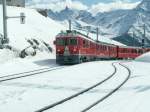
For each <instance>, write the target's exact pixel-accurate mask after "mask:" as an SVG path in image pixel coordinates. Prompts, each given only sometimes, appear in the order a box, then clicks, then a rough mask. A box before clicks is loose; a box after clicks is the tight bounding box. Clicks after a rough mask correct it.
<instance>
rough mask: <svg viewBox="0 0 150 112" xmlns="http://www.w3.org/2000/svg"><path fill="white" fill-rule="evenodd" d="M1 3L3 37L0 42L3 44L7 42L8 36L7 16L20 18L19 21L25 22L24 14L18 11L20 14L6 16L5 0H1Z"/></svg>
mask: <svg viewBox="0 0 150 112" xmlns="http://www.w3.org/2000/svg"><path fill="white" fill-rule="evenodd" d="M2 3H3V33H4V36H3V39H2V40H1V42H0V43H2V44H5V43H8V42H9V38H8V33H7V19H9V18H20V23H21V24H25V14H24V13H20V16H13V17H8V16H7V7H6V0H2Z"/></svg>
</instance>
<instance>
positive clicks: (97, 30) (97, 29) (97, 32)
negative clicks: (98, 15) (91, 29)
mask: <svg viewBox="0 0 150 112" xmlns="http://www.w3.org/2000/svg"><path fill="white" fill-rule="evenodd" d="M98 34H99V28H98V27H97V28H96V36H97V39H96V41H97V42H98V40H99V39H98V38H99V37H98Z"/></svg>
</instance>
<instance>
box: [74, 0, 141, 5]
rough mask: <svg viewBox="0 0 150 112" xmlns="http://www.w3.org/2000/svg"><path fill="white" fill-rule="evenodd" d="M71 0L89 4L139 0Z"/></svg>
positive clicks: (136, 0) (135, 0) (134, 0)
mask: <svg viewBox="0 0 150 112" xmlns="http://www.w3.org/2000/svg"><path fill="white" fill-rule="evenodd" d="M73 1H80V2H82V3H83V4H86V5H88V6H91V5H93V4H98V3H111V2H118V1H122V2H132V3H134V2H139V1H141V0H73Z"/></svg>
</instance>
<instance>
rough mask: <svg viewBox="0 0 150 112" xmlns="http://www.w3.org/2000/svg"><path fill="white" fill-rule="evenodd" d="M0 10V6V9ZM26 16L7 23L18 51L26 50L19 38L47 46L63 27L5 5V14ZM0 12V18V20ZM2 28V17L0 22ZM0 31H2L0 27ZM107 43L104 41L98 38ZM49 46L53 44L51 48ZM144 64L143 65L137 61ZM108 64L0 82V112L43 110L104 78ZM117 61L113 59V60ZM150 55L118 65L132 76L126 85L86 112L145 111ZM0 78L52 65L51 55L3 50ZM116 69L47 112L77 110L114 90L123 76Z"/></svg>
mask: <svg viewBox="0 0 150 112" xmlns="http://www.w3.org/2000/svg"><path fill="white" fill-rule="evenodd" d="M0 8H1V6H0ZM20 12H25V13H26V17H27V18H26V24H25V25H21V24H20V20H18V19H12V20H11V19H10V20H8V24H9V29H8V32H9V38H10V44H11V45H13V46H14V47H17V48H20V49H23V48H24V47H26V46H28V43H27V42H26V40H25V38H36V39H39V40H41V39H42V40H44V41H46V42H49V43H50V45H51V46H53V44H52V42H53V40H54V38H55V35H56V34H57V33H58V32H59V31H60V30H62V29H63V30H64V29H66V27H65V26H62V25H61V24H59V23H57V22H55V21H53V20H51V19H49V18H45V17H43V16H41V15H40V14H39V13H37V12H36V11H35V10H33V9H24V8H16V7H8V15H9V16H12V15H17V14H19V13H20ZM1 14H2V13H1V12H0V17H2V16H1ZM0 24H1V26H2V18H0ZM0 32H1V33H2V28H0ZM102 40H103V39H102ZM104 41H107V42H108V40H107V39H106V40H104ZM53 48H54V46H53ZM143 60H144V61H143ZM113 62H114V61H95V62H88V63H82V64H79V65H73V66H65V67H64V68H62V69H59V70H54V71H50V72H47V73H42V74H38V75H34V76H30V77H24V78H20V79H14V80H10V81H5V82H0V112H33V111H36V110H38V109H40V108H42V107H44V106H47V105H49V104H52V103H54V102H56V101H59V100H61V99H63V98H65V97H67V96H70V95H72V94H75V93H77V92H79V91H81V90H83V89H85V88H88V87H89V86H91V85H93V84H95V83H97V82H99V81H101V80H103V79H104V78H106V77H107V76H109V75H110V74H111V73H112V72H113V71H114V68H113V67H112V66H111V64H112V63H113ZM115 62H119V61H115ZM147 62H150V54H149V53H147V54H145V55H143V56H141V57H139V58H137V59H136V60H135V61H132V62H126V63H124V64H125V65H126V66H128V67H129V68H130V69H131V71H132V75H131V78H130V79H129V81H128V82H127V83H126V84H125V85H124V86H123V87H122V88H121V89H120V90H119V91H117V92H116V93H115V94H113V95H112V96H111V97H109V98H108V99H107V100H105V101H104V102H102V103H100V104H99V105H97V106H95V107H94V108H93V109H91V110H90V111H91V112H100V111H101V112H120V111H121V112H148V111H149V104H150V103H149V97H150V90H149V89H150V81H149V80H150V77H149V73H150V63H147ZM0 63H1V64H0V77H1V76H5V75H10V74H14V73H20V72H24V71H30V70H35V69H41V68H45V67H54V66H58V65H56V63H55V54H54V53H52V54H49V53H47V52H46V51H43V52H38V54H37V55H36V56H35V57H34V58H33V57H27V58H25V59H20V58H16V55H15V54H14V53H13V52H12V51H9V50H0ZM115 66H116V67H117V68H118V69H119V70H118V71H117V74H116V76H115V77H114V78H112V79H111V80H109V81H108V82H106V83H104V84H103V85H101V86H99V87H97V88H95V89H93V90H91V91H89V92H87V93H85V94H83V95H81V96H80V97H77V98H75V99H73V100H70V101H69V102H66V103H64V104H62V105H60V106H58V107H56V108H54V109H52V110H48V111H49V112H80V111H81V110H82V109H84V108H85V107H86V106H88V105H89V104H91V103H93V102H94V101H96V100H98V99H99V98H101V96H103V95H105V94H106V93H108V92H109V91H110V90H112V89H114V87H116V86H117V85H118V84H120V83H121V81H122V80H124V78H125V77H126V76H127V75H128V72H127V70H126V69H125V68H123V67H121V66H120V65H119V64H115Z"/></svg>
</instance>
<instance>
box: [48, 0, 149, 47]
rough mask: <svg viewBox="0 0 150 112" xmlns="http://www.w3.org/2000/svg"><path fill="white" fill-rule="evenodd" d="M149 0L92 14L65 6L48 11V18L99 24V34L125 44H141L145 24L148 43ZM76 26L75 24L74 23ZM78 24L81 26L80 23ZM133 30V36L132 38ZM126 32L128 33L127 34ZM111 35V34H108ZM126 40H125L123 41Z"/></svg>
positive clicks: (147, 41)
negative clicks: (129, 6) (131, 6)
mask: <svg viewBox="0 0 150 112" xmlns="http://www.w3.org/2000/svg"><path fill="white" fill-rule="evenodd" d="M149 12H150V0H143V1H142V2H141V3H140V4H139V5H138V6H137V7H136V8H133V9H126V10H123V9H120V10H113V11H110V12H99V13H97V14H96V15H93V14H92V13H91V12H89V11H86V10H73V9H69V8H67V7H66V8H65V9H63V10H62V11H60V12H54V11H52V10H49V11H48V15H49V17H50V18H52V19H54V20H57V21H61V22H62V21H64V20H68V19H72V21H73V23H75V22H74V21H76V23H78V25H79V24H80V23H79V22H78V21H82V22H85V23H86V24H88V25H93V26H99V27H100V31H101V35H103V36H107V35H109V37H113V38H114V37H116V38H114V39H115V40H118V41H120V42H123V43H125V44H127V45H133V41H134V45H135V46H141V41H142V38H143V33H144V30H143V27H141V26H143V25H144V24H145V26H146V38H145V40H146V43H147V44H148V43H150V41H149V40H150V24H149V22H150V19H149V18H150V13H149ZM75 25H76V26H77V24H75ZM79 26H82V25H81V24H80V25H79ZM133 32H134V38H133ZM127 34H128V35H127ZM110 35H111V36H110ZM124 41H126V42H124Z"/></svg>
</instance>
